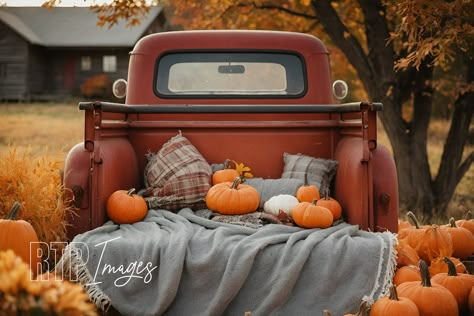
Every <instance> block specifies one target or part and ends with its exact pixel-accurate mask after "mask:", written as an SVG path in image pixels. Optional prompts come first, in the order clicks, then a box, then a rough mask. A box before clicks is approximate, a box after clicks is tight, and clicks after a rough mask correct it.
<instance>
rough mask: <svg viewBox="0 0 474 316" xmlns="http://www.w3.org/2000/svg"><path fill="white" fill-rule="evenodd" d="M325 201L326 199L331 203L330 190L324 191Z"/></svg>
mask: <svg viewBox="0 0 474 316" xmlns="http://www.w3.org/2000/svg"><path fill="white" fill-rule="evenodd" d="M324 199H325V200H326V201H329V200H330V199H329V188H326V189H325V190H324Z"/></svg>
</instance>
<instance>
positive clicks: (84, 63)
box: [81, 56, 92, 71]
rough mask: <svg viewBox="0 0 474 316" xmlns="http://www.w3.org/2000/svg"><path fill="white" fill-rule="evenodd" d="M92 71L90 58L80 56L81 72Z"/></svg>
mask: <svg viewBox="0 0 474 316" xmlns="http://www.w3.org/2000/svg"><path fill="white" fill-rule="evenodd" d="M91 69H92V60H91V56H82V57H81V70H82V71H89V70H91Z"/></svg>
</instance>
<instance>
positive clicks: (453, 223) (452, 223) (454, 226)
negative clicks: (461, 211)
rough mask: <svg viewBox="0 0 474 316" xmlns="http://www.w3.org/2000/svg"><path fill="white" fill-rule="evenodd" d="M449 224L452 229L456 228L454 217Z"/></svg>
mask: <svg viewBox="0 0 474 316" xmlns="http://www.w3.org/2000/svg"><path fill="white" fill-rule="evenodd" d="M449 224H450V225H451V227H452V228H456V227H457V226H456V221H455V220H454V217H451V218H450V219H449Z"/></svg>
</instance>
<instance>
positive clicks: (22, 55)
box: [0, 22, 29, 100]
mask: <svg viewBox="0 0 474 316" xmlns="http://www.w3.org/2000/svg"><path fill="white" fill-rule="evenodd" d="M28 58H29V55H28V43H27V42H26V41H25V39H24V38H22V37H21V36H19V35H18V34H17V33H16V32H14V31H13V30H12V29H11V28H10V27H8V26H7V25H6V24H4V23H3V22H0V100H18V99H24V98H25V97H27V95H28V88H27V64H28Z"/></svg>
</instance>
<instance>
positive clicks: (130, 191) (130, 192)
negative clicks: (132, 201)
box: [127, 188, 136, 196]
mask: <svg viewBox="0 0 474 316" xmlns="http://www.w3.org/2000/svg"><path fill="white" fill-rule="evenodd" d="M135 191H136V190H135V188H131V189H130V190H128V192H127V195H130V196H132V194H134V193H135Z"/></svg>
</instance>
